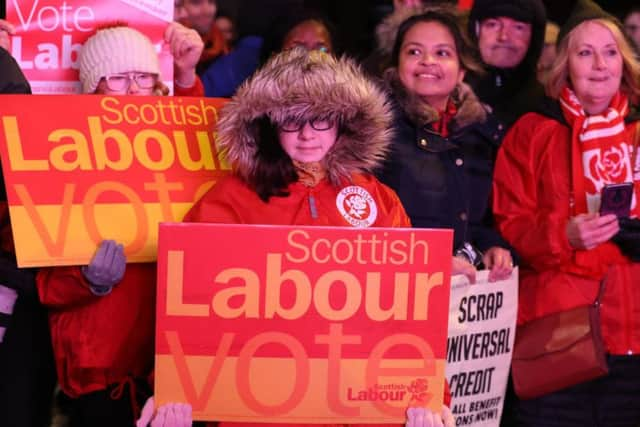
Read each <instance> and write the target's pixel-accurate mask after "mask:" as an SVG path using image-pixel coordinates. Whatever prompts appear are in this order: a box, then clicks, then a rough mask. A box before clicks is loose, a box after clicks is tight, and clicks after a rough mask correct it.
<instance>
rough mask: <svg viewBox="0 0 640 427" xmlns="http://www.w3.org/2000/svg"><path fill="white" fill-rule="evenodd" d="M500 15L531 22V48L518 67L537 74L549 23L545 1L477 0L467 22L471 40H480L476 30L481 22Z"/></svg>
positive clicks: (528, 72)
mask: <svg viewBox="0 0 640 427" xmlns="http://www.w3.org/2000/svg"><path fill="white" fill-rule="evenodd" d="M500 16H506V17H507V18H511V19H515V20H516V21H522V22H527V23H529V24H531V41H530V43H529V49H528V50H527V55H526V56H525V58H524V59H523V60H522V62H521V63H520V65H518V67H517V68H519V69H520V70H523V71H524V72H526V73H527V74H532V75H535V70H536V64H537V63H538V58H539V57H540V52H542V45H543V44H544V29H545V26H546V23H547V11H546V9H545V7H544V3H543V2H542V0H475V1H474V2H473V6H472V7H471V11H470V13H469V22H468V23H467V31H468V33H469V37H470V38H471V40H473V41H474V42H475V43H477V42H478V34H477V33H476V30H477V28H478V25H479V24H480V22H482V21H484V20H485V19H488V18H498V17H500Z"/></svg>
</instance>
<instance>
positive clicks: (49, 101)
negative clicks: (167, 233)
mask: <svg viewBox="0 0 640 427" xmlns="http://www.w3.org/2000/svg"><path fill="white" fill-rule="evenodd" d="M225 102H226V100H223V99H210V98H180V97H152V96H149V97H146V96H145V97H137V96H118V97H113V96H99V95H75V96H62V95H57V96H52V95H49V96H33V95H5V96H3V97H2V101H1V102H0V156H1V158H2V167H3V172H4V179H5V186H6V188H7V198H8V201H9V211H10V215H11V223H12V229H13V233H14V240H15V245H16V253H17V256H18V263H19V265H20V266H44V265H81V264H86V263H87V262H88V261H89V260H90V259H91V256H92V255H93V253H94V251H95V249H96V247H97V245H98V244H99V243H100V241H102V240H103V239H115V240H117V241H119V242H121V243H123V244H124V245H125V253H126V255H127V260H128V261H129V262H144V261H153V260H154V259H155V255H156V242H157V225H158V223H159V222H161V221H180V220H181V219H182V217H183V215H184V214H185V213H186V212H187V210H188V209H189V208H190V207H191V206H192V205H193V203H194V202H195V200H197V199H199V198H200V197H201V196H202V194H204V192H206V190H207V189H208V188H210V186H211V185H212V184H213V182H214V181H215V180H216V179H217V178H219V177H220V176H222V175H223V174H226V173H227V172H228V169H229V167H228V166H227V165H226V164H225V162H224V161H223V160H221V159H220V158H219V156H218V150H217V145H216V140H215V132H214V129H215V126H216V124H217V121H218V108H220V107H221V106H222V105H223V104H224V103H225Z"/></svg>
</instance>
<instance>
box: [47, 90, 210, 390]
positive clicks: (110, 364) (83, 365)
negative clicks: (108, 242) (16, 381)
mask: <svg viewBox="0 0 640 427" xmlns="http://www.w3.org/2000/svg"><path fill="white" fill-rule="evenodd" d="M175 93H176V96H204V89H203V87H202V82H201V81H200V79H199V78H196V82H195V83H194V85H193V87H191V88H181V87H180V86H178V85H175ZM36 281H37V285H38V293H39V296H40V301H41V302H42V304H43V305H45V306H46V307H48V308H49V325H50V328H51V340H52V343H53V352H54V356H55V359H56V369H57V372H58V382H59V383H60V388H61V389H62V391H64V392H65V393H66V394H67V395H69V396H71V397H74V398H75V397H78V396H80V395H82V394H86V393H90V392H93V391H98V390H104V389H105V388H107V386H109V385H111V384H116V383H120V382H121V381H123V380H124V379H126V378H127V377H134V378H143V379H144V378H147V377H148V375H149V374H150V372H151V371H152V369H153V355H154V341H153V339H154V333H155V331H154V328H155V290H156V265H155V264H154V263H150V264H127V270H126V272H125V275H124V277H123V279H122V281H121V282H120V283H119V284H117V285H116V286H115V287H114V288H113V291H112V292H111V293H110V294H109V295H106V296H103V297H99V296H95V295H93V294H92V293H91V291H90V290H89V283H88V282H87V281H86V280H85V278H84V277H83V275H82V273H81V272H80V268H79V267H55V268H43V269H41V270H40V271H39V272H38V275H37V277H36Z"/></svg>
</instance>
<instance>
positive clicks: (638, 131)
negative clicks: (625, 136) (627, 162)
mask: <svg viewBox="0 0 640 427" xmlns="http://www.w3.org/2000/svg"><path fill="white" fill-rule="evenodd" d="M639 141H640V120H638V121H637V122H636V134H635V138H633V159H631V173H635V172H636V171H635V168H636V164H637V163H636V162H637V161H638V146H639V145H640V144H639Z"/></svg>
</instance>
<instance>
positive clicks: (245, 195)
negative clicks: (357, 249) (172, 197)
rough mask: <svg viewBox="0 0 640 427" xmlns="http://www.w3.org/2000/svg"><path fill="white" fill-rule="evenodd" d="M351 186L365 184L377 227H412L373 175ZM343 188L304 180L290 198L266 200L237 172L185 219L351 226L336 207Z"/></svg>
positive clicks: (393, 197)
mask: <svg viewBox="0 0 640 427" xmlns="http://www.w3.org/2000/svg"><path fill="white" fill-rule="evenodd" d="M348 185H356V186H360V187H363V188H364V189H365V190H367V191H368V192H369V194H371V197H372V198H373V199H374V200H375V203H376V206H377V211H378V214H377V218H376V220H375V222H374V224H373V226H374V227H411V223H410V222H409V217H408V216H407V214H406V213H405V211H404V208H403V207H402V204H401V203H400V200H399V199H398V196H396V193H394V192H393V190H391V189H390V188H389V187H387V186H386V185H384V184H382V183H380V182H379V181H378V180H377V179H376V178H374V177H373V176H371V175H368V176H367V175H355V176H354V177H353V181H352V182H351V183H349V184H345V185H344V187H346V186H348ZM341 189H342V188H338V187H334V186H333V185H331V184H330V183H329V181H327V180H322V181H321V182H320V183H318V185H316V186H315V187H312V188H309V187H306V186H305V185H304V184H302V183H300V182H296V183H293V184H291V185H290V186H289V188H288V191H289V192H290V195H289V196H288V197H272V198H271V199H270V200H269V203H265V202H263V201H262V200H261V199H260V198H259V197H258V195H257V194H256V192H255V191H253V190H252V189H251V188H249V187H248V186H247V185H246V184H245V183H244V182H243V181H241V180H240V179H239V178H237V177H236V176H234V175H231V176H227V177H225V178H223V179H222V180H221V181H219V182H218V183H217V184H216V185H215V186H214V187H213V188H211V189H210V190H209V191H208V192H207V194H205V195H204V197H203V198H202V199H200V201H199V202H198V203H196V204H195V205H194V206H193V207H192V208H191V210H190V211H189V212H188V213H187V215H186V216H185V218H184V221H185V222H217V223H228V224H273V225H330V226H340V225H344V226H349V225H350V224H349V223H348V222H347V220H346V219H345V218H344V217H343V216H342V214H341V213H340V212H339V211H338V209H337V207H336V197H337V196H338V193H339V192H340V190H341ZM311 197H313V199H314V200H315V206H316V209H317V218H312V216H311V208H310V205H309V200H310V198H311Z"/></svg>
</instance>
